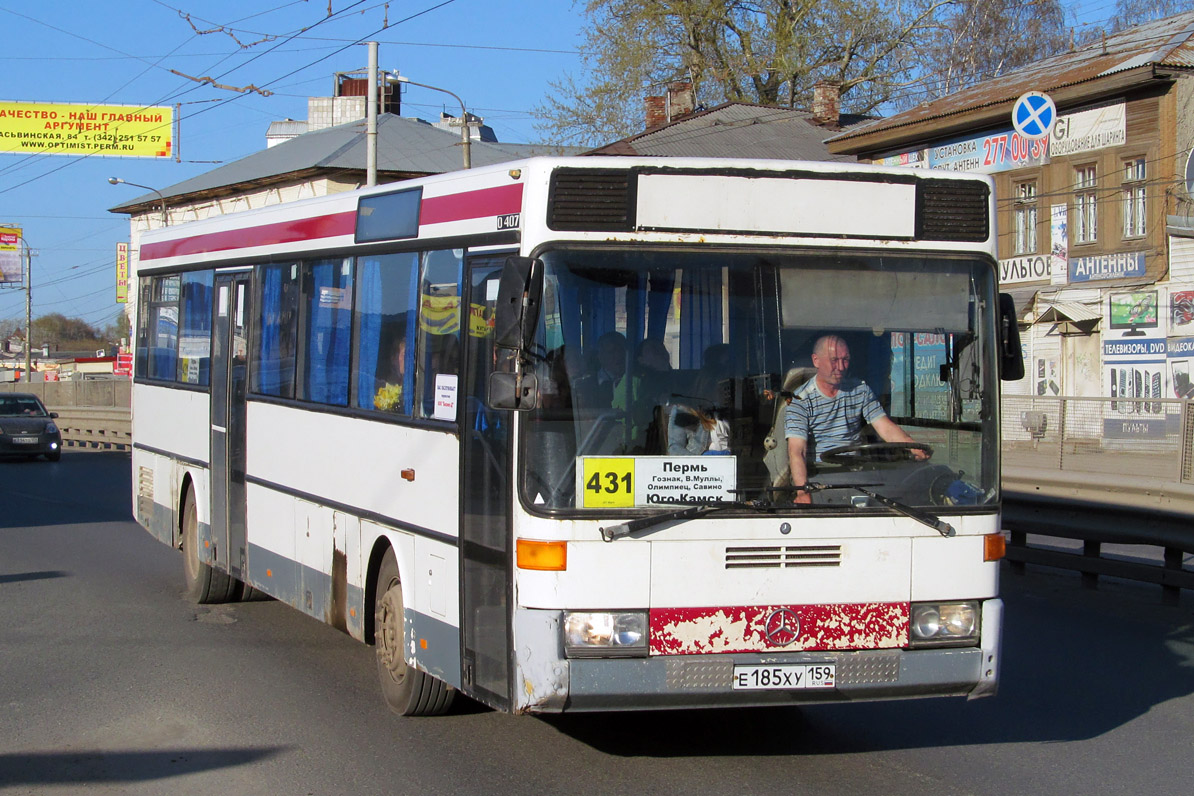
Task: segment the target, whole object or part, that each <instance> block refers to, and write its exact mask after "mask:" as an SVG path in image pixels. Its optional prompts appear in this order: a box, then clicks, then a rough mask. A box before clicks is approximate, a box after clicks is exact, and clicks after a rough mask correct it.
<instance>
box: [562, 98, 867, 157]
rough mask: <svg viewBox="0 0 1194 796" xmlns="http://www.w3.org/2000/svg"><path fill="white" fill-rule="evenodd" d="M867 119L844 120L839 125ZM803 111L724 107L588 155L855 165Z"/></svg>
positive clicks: (742, 105) (739, 104)
mask: <svg viewBox="0 0 1194 796" xmlns="http://www.w3.org/2000/svg"><path fill="white" fill-rule="evenodd" d="M867 118H868V117H865V116H852V115H842V116H841V117H840V119H841V123H842V124H843V125H847V124H858V123H859V122H860V121H864V120H866V119H867ZM835 132H836V130H831V129H828V128H825V127H822V126H820V125H818V124H817V123H816V122H815V121H814V120H813V115H812V114H811V113H808V112H806V111H797V110H792V109H789V108H776V107H772V106H769V105H752V104H749V103H745V102H727V103H726V104H724V105H718V106H717V107H716V108H710V109H709V110H706V111H697V112H696V113H692V114H689V115H687V116H683V117H681V118H679V119H677V120H675V121H673V122H671V123H670V124H667V125H664V126H662V127H656V128H653V129H651V130H647V131H646V132H643V133H638V134H636V135H632V136H630V137H629V138H623V139H622V140H620V141H614V142H613V143H610V144H605V145H604V146H600V147H597V148H596V149H592V150H590V151H588V152H585V153H584V154H586V155H646V156H656V157H715V158H716V157H735V158H764V159H769V160H775V159H779V160H830V161H843V162H849V163H853V162H854V161H855V158H854V157H853V156H850V155H833V154H830V152H829V150H828V148H827V147H826V146H825V143H824V142H825V139H826V138H828V137H829V136H830V135H832V134H834V133H835Z"/></svg>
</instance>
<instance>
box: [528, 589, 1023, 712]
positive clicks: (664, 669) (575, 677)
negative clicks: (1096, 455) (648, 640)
mask: <svg viewBox="0 0 1194 796" xmlns="http://www.w3.org/2000/svg"><path fill="white" fill-rule="evenodd" d="M519 613H520V614H521V616H520V625H522V626H523V627H526V625H527V624H528V622H527V620H528V619H529V618H530V617H529V616H527V615H528V614H540V613H547V612H539V611H527V610H526V609H521V610H520V611H519ZM982 613H983V629H984V631H983V636H982V641H981V644H980V646H978V647H962V648H930V649H914V650H913V649H884V650H858V651H848V652H777V653H764V654H733V655H657V656H652V657H648V658H576V659H571V660H562V659H561V660H556V661H555V662H554V663H553V664H552V665H551V666H550V669H551V671H552V675H553V676H551V677H550V678H549V679H550V680H552V681H553V682H552V685H551V686H549V687H548V688H546V689H544V688H536V687H535V686H534V685H533V683H534V681H535V680H538V679H539V678H535V677H533V675H532V676H528V675H531V673H530V672H529V671H523V673H522V674H523V677H522V681H523V686H524V688H523V689H521V694H519V695H518V696H516V700H517V701H518V702H519V703H520V704H518V705H517V706H516V708H515V709H516V710H517V711H518V712H551V713H555V712H572V711H604V710H642V709H665V708H708V707H748V706H761V705H795V704H816V703H826V702H843V701H869V700H881V699H911V698H915V697H928V696H964V697H968V698H971V699H973V698H976V697H983V696H991V695H993V694H994V693H995V692H996V690H997V688H998V679H999V644H1000V638H999V637H1000V627H1001V624H1002V613H1003V603H1002V601H1001V600H998V599H993V600H985V601H984V603H983V612H982ZM543 663H545V661H543V660H542V658H540V659H539V664H540V665H542V664H543ZM825 663H832V664H834V668H835V675H834V683H833V686H832V687H823V688H792V689H774V690H773V689H750V688H739V689H736V688H734V682H735V667H756V666H791V665H794V664H825ZM532 668H538V667H532ZM740 671H741V670H740ZM540 673H541V674H542V673H545V672H544V671H543V669H540ZM740 682H741V681H740ZM540 685H542V681H540ZM519 697H521V698H519Z"/></svg>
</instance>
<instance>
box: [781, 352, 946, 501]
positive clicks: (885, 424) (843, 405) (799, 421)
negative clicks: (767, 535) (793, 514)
mask: <svg viewBox="0 0 1194 796" xmlns="http://www.w3.org/2000/svg"><path fill="white" fill-rule="evenodd" d="M812 359H813V367H814V368H816V371H817V375H816V376H815V377H814V378H812V379H809V380H808V382H806V383H805V385H804V386H803V387H801V388H800V389H798V390H797V391H796V394H795V396H794V397H793V398H792V401H791V402H790V403H789V404H788V410H787V414H786V416H785V418H784V432H785V436H787V438H788V463H789V466H790V467H791V470H792V486H804V485H805V484H806V483H807V482H808V464H807V459H806V456H807V454H808V445H809V440H810V439H812V441H813V446H814V449H815V450H814V452H815V454H816V455H815V457H814V458H815V460H816V461H820V460H821V454H823V453H824V452H825V451H828V450H832V449H833V448H837V447H840V446H842V445H855V444H857V443H858V442H859V440H860V439H861V431H862V424H863V422H866V423H868V424H870V426H871V427H872V428H873V429H874V430H875V433H877V434H878V435H879V436H880V437H881V438H882V439H883V440H884V441H885V442H914V441H915V440H913V439H912V437H910V436H908V433H907V432H905V431H904V429H902V428H900V427H899V426H898V425H897V424H896V422H895V421H894V420H892V419H891V418H890V417H888V416H887V413H886V412H884V411H883V407H881V406H880V405H879V401H878V400H877V399H876V398H875V393H874V392H872V391H871V388H870V387H868V386H867V384H866V382H864V381H861V380H860V379H852V378H847V377H846V371H847V370H848V369H849V367H850V348H849V346H847V345H846V341H845V340H843V339H842V338H840V337H838V336H837V335H832V334H827V335H825V336H824V337H821V338H820V339H818V340H817V342H816V344H815V345H814V346H813V356H812ZM911 455H912V457H913V458H914V459H916V460H917V461H923V460H925V459H927V458H929V454H928V453H927V452H926V451H924V450H920V449H918V448H914V449H912V450H911ZM793 502H794V503H812V497H811V495H810V494H809V493H808V492H806V491H803V490H802V491H799V492H797V493H796V497H795V499H794V500H793Z"/></svg>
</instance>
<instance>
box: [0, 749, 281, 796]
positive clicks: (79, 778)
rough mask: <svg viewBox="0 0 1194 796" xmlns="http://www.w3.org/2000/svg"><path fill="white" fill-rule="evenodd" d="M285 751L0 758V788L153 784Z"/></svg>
mask: <svg viewBox="0 0 1194 796" xmlns="http://www.w3.org/2000/svg"><path fill="white" fill-rule="evenodd" d="M284 751H287V748H286V747H280V746H278V747H266V748H230V749H156V750H153V751H86V752H21V753H14V754H8V753H5V754H0V787H5V786H9V787H12V786H39V785H43V786H44V785H95V784H109V783H135V782H152V781H155V780H161V779H170V778H172V777H179V776H183V775H185V774H195V773H199V772H204V771H214V770H218V769H225V768H233V767H236V766H244V765H249V764H251V763H256V762H259V761H261V760H265V759H267V758H270V757H274V756H276V755H278V754H279V753H281V752H284Z"/></svg>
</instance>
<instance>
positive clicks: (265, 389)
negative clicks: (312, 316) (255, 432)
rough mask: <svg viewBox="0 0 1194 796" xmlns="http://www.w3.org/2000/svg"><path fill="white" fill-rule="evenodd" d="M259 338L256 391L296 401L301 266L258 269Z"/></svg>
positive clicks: (254, 366)
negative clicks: (259, 295)
mask: <svg viewBox="0 0 1194 796" xmlns="http://www.w3.org/2000/svg"><path fill="white" fill-rule="evenodd" d="M257 280H258V282H259V283H260V291H261V298H260V300H259V301H258V302H257V305H258V307H259V308H260V309H259V314H258V316H257V336H256V344H255V346H254V351H253V362H252V368H251V370H252V373H253V390H254V391H255V392H258V393H261V394H262V395H273V396H276V397H278V398H293V397H294V376H295V363H296V355H297V351H298V314H299V313H298V310H299V266H298V263H285V264H282V265H266V266H261V267H260V268H259V269H258V276H257Z"/></svg>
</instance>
